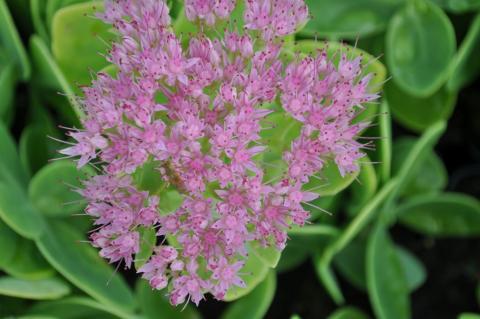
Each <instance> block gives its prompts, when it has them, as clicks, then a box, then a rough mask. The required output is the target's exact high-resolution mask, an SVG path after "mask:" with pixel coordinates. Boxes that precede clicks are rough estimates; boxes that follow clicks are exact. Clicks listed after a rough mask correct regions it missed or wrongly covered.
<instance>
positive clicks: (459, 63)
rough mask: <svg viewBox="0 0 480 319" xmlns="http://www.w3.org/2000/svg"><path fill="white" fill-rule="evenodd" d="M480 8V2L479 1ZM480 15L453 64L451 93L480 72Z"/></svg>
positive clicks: (449, 82)
mask: <svg viewBox="0 0 480 319" xmlns="http://www.w3.org/2000/svg"><path fill="white" fill-rule="evenodd" d="M478 4H479V7H480V1H478ZM479 56H480V13H479V14H477V15H476V17H475V19H474V20H473V22H472V24H471V26H470V29H469V30H468V33H467V35H466V36H465V39H464V40H463V42H462V44H461V45H460V48H459V49H458V52H457V54H456V55H455V59H454V62H453V72H452V75H451V76H450V78H449V79H448V82H447V88H448V90H449V91H452V92H455V91H458V90H460V89H461V88H463V87H464V86H465V85H467V84H468V83H470V82H471V81H472V80H474V79H475V77H476V76H477V75H478V72H479V71H480V59H478V57H479Z"/></svg>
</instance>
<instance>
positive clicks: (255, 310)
mask: <svg viewBox="0 0 480 319" xmlns="http://www.w3.org/2000/svg"><path fill="white" fill-rule="evenodd" d="M276 284H277V280H276V275H275V272H274V271H270V272H269V273H268V275H267V277H266V278H265V280H264V281H263V282H262V283H261V284H259V285H258V286H257V287H256V288H255V289H254V290H253V291H252V292H251V293H249V294H248V295H246V296H245V297H243V298H241V299H239V300H237V301H236V302H235V303H233V304H232V305H230V306H229V307H228V308H227V309H226V310H225V312H223V313H222V316H221V318H222V319H244V318H248V319H262V318H264V316H265V314H266V313H267V311H268V308H269V307H270V304H271V303H272V301H273V297H274V295H275V288H276Z"/></svg>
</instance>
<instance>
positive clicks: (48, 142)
mask: <svg viewBox="0 0 480 319" xmlns="http://www.w3.org/2000/svg"><path fill="white" fill-rule="evenodd" d="M50 134H52V133H51V131H50V130H49V128H48V127H47V126H45V125H41V124H31V125H29V126H27V127H25V129H24V130H23V132H22V135H21V136H20V144H19V153H20V160H21V162H22V165H23V167H24V168H25V170H26V171H28V172H29V174H30V176H33V175H34V174H35V173H36V172H37V171H38V170H40V169H41V168H42V167H43V166H45V165H47V163H48V161H49V160H51V159H52V158H54V157H55V156H56V154H58V153H57V152H58V150H59V149H61V148H63V147H65V146H64V145H60V143H58V142H56V141H54V140H53V139H51V138H48V136H49V135H50Z"/></svg>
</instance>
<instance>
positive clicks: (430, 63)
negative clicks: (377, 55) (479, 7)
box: [386, 1, 456, 96]
mask: <svg viewBox="0 0 480 319" xmlns="http://www.w3.org/2000/svg"><path fill="white" fill-rule="evenodd" d="M455 48H456V43H455V32H454V29H453V26H452V24H451V22H450V20H449V19H448V17H447V16H446V15H445V13H444V12H443V11H442V10H441V9H440V8H439V7H438V6H437V5H435V4H434V3H431V2H430V1H410V2H409V3H408V4H407V5H406V6H405V8H404V9H403V10H400V11H398V12H397V13H396V14H395V16H394V17H393V18H392V19H391V21H390V24H389V26H388V31H387V37H386V59H387V63H388V66H389V70H390V72H391V73H392V75H393V81H395V83H397V84H398V85H399V86H400V87H401V88H402V89H404V90H405V91H407V92H409V93H410V94H412V95H416V96H429V95H431V94H433V93H434V92H436V91H438V90H439V89H440V87H441V86H442V85H443V83H445V81H446V79H447V76H448V73H449V67H450V63H451V61H452V58H453V55H454V53H455Z"/></svg>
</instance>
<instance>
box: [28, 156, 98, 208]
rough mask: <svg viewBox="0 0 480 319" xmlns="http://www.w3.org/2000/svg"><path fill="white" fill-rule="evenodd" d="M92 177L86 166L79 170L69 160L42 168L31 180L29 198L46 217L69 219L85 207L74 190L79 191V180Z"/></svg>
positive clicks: (92, 172) (80, 185)
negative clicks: (77, 189)
mask: <svg viewBox="0 0 480 319" xmlns="http://www.w3.org/2000/svg"><path fill="white" fill-rule="evenodd" d="M94 174H95V172H94V171H93V169H92V168H91V167H89V166H85V167H83V168H82V169H81V170H78V169H77V167H76V165H75V163H73V162H71V161H57V162H54V163H51V164H49V165H47V166H45V167H44V168H42V169H41V170H40V171H39V172H38V173H37V174H36V175H35V176H34V177H33V178H32V181H31V182H30V185H29V188H28V195H29V197H30V199H31V201H32V204H33V205H34V206H35V207H36V208H37V209H38V210H39V211H40V212H42V213H43V214H44V215H45V216H54V217H71V216H72V214H73V213H79V212H81V211H82V208H84V207H85V205H86V201H84V200H83V198H82V196H81V195H80V194H78V193H77V192H76V191H75V188H76V187H77V188H81V187H82V184H81V181H82V180H85V179H87V178H88V177H91V176H93V175H94Z"/></svg>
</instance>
